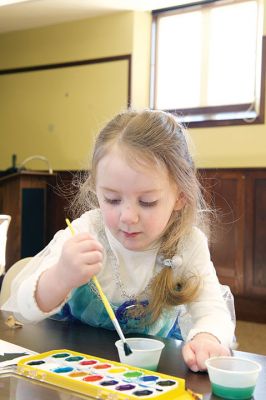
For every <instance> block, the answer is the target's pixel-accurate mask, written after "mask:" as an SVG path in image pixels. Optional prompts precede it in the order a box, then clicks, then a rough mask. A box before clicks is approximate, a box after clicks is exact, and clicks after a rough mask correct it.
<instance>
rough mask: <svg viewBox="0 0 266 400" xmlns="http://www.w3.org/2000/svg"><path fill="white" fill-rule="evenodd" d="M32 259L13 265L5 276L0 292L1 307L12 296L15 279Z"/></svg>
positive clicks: (23, 259) (27, 258)
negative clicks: (12, 284)
mask: <svg viewBox="0 0 266 400" xmlns="http://www.w3.org/2000/svg"><path fill="white" fill-rule="evenodd" d="M31 258H32V257H26V258H22V259H21V260H19V261H17V262H16V263H15V264H13V265H12V266H11V267H10V268H9V269H8V270H7V272H6V274H5V275H4V279H3V282H2V287H1V292H0V307H2V305H3V304H4V303H5V302H6V300H7V299H8V298H9V295H10V287H11V282H12V280H13V278H14V277H15V276H16V275H17V274H18V273H19V272H20V271H21V269H22V268H23V267H24V266H25V265H26V264H28V262H29V261H30V260H31Z"/></svg>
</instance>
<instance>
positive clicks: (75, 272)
mask: <svg viewBox="0 0 266 400" xmlns="http://www.w3.org/2000/svg"><path fill="white" fill-rule="evenodd" d="M102 260H103V247H102V245H101V244H100V243H99V242H98V241H97V240H95V239H94V238H93V237H92V236H91V235H90V234H88V233H77V234H75V236H73V237H72V238H70V239H69V240H67V241H66V242H65V243H64V245H63V248H62V253H61V256H60V258H59V260H58V263H57V264H56V265H55V266H54V272H55V274H56V276H57V279H58V282H61V284H62V285H64V287H65V289H68V290H71V289H73V288H75V287H78V286H81V285H84V284H85V283H87V282H88V281H89V280H90V279H91V278H92V276H93V275H95V274H97V273H98V272H99V271H100V269H101V265H102Z"/></svg>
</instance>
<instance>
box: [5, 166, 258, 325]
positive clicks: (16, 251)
mask: <svg viewBox="0 0 266 400" xmlns="http://www.w3.org/2000/svg"><path fill="white" fill-rule="evenodd" d="M75 174H77V171H60V172H57V173H56V174H55V176H54V177H49V180H47V177H45V176H42V174H40V176H39V177H38V175H34V176H33V177H32V178H31V179H34V187H43V188H46V196H47V197H46V210H45V212H46V228H45V229H46V231H45V237H46V243H48V242H49V241H50V240H51V239H52V237H53V235H54V234H55V233H56V232H57V231H58V230H59V229H64V228H65V218H66V217H70V218H71V214H70V212H69V210H68V207H69V200H70V198H71V193H74V192H75V190H76V188H75V187H74V186H73V185H72V180H73V177H74V176H75ZM78 174H80V172H78ZM199 176H200V180H201V183H202V185H203V188H204V189H205V196H206V198H207V200H208V201H209V202H210V203H211V204H212V205H213V206H214V207H215V208H216V209H217V211H218V218H217V220H216V222H215V223H214V224H213V226H214V229H213V232H212V235H211V242H210V250H211V256H212V260H213V262H214V265H215V268H216V270H217V275H218V277H219V279H220V281H221V283H223V284H227V285H229V286H230V287H231V289H232V292H233V293H234V295H235V305H236V314H237V318H238V319H243V320H251V321H257V322H264V323H266V168H263V169H262V168H261V169H206V170H200V171H199ZM36 178H37V180H38V181H39V182H36ZM25 179H26V177H24V176H22V177H20V180H22V181H21V182H23V187H32V185H33V184H31V182H30V177H27V181H25ZM5 184H6V181H5V180H3V181H2V185H0V206H1V205H2V207H1V208H2V212H5V213H7V214H8V213H9V212H8V210H7V208H6V206H4V205H6V204H8V205H9V207H11V206H12V207H11V208H10V211H11V212H12V213H11V214H12V221H11V225H10V234H11V236H12V246H11V243H10V242H11V240H10V237H11V236H9V237H8V248H7V262H8V266H10V265H11V264H12V263H13V262H15V261H17V259H18V258H19V256H20V254H21V253H20V251H21V250H20V243H21V211H20V210H21V204H20V203H21V197H20V192H21V185H19V184H18V182H17V180H16V179H10V180H9V187H8V188H6V187H5ZM3 206H4V207H3ZM11 247H12V250H11Z"/></svg>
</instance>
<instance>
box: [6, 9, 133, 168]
mask: <svg viewBox="0 0 266 400" xmlns="http://www.w3.org/2000/svg"><path fill="white" fill-rule="evenodd" d="M133 19H134V14H133V13H132V12H127V13H120V14H114V15H112V16H111V17H110V16H108V17H100V18H93V19H87V20H82V21H78V22H72V23H66V24H61V25H56V26H50V27H45V28H41V29H32V30H27V31H21V32H13V33H7V34H2V35H0V54H1V58H0V69H7V68H17V67H25V66H34V65H43V64H53V63H62V62H71V61H77V60H86V59H97V58H103V57H112V56H118V55H126V54H132V48H133V22H134V21H133ZM127 96H128V61H125V60H122V61H113V62H108V63H100V64H92V65H87V66H81V67H71V68H62V69H52V70H45V71H34V72H27V73H19V74H14V75H12V74H9V75H3V76H0V132H1V156H0V169H5V168H7V167H9V166H10V165H11V155H12V154H13V153H14V154H17V157H18V163H20V162H22V161H23V160H24V159H25V158H27V157H28V156H31V155H36V154H40V155H43V156H45V157H47V158H48V159H49V160H50V163H51V165H52V167H53V169H56V170H58V169H80V168H85V167H86V166H87V158H88V155H89V153H90V150H91V147H92V144H93V139H94V136H95V134H96V133H97V132H98V130H99V128H100V127H101V126H102V125H103V124H104V123H105V122H106V121H107V120H109V119H110V118H111V117H112V116H113V115H114V114H116V113H117V112H119V111H120V110H121V109H124V108H126V107H127V100H128V98H127ZM27 167H29V168H34V169H44V168H45V165H44V164H43V163H42V162H40V161H35V162H31V163H30V164H27Z"/></svg>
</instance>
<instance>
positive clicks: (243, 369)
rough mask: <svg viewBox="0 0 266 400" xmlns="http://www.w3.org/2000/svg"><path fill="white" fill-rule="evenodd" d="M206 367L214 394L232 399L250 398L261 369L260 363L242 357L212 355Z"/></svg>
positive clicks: (242, 399)
mask: <svg viewBox="0 0 266 400" xmlns="http://www.w3.org/2000/svg"><path fill="white" fill-rule="evenodd" d="M206 367H207V370H208V374H209V378H210V381H211V386H212V392H213V394H215V395H216V396H220V397H222V398H224V399H232V400H240V399H241V400H244V399H250V398H251V397H252V395H253V392H254V389H255V386H256V383H257V379H258V376H259V373H260V371H261V365H260V364H259V363H257V362H255V361H251V360H247V359H244V358H240V357H212V358H209V359H208V360H207V361H206Z"/></svg>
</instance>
